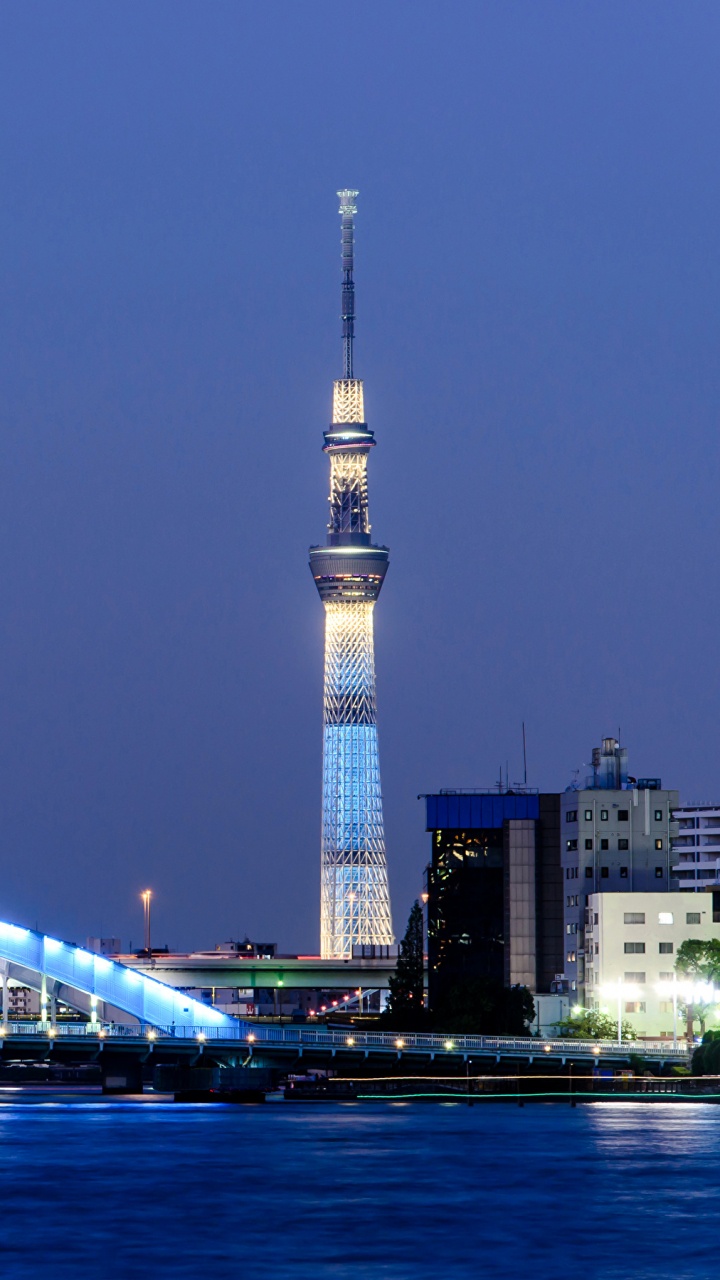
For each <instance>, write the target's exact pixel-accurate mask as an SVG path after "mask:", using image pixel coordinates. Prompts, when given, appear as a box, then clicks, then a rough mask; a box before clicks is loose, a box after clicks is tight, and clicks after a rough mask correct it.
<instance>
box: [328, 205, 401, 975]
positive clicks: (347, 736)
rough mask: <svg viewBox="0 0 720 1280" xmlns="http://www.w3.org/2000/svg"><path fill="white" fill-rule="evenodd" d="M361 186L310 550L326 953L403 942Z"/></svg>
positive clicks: (353, 208) (347, 229) (346, 253)
mask: <svg viewBox="0 0 720 1280" xmlns="http://www.w3.org/2000/svg"><path fill="white" fill-rule="evenodd" d="M357 195H358V193H357V191H349V190H344V191H339V192H338V196H339V198H340V216H341V218H342V341H343V377H342V378H341V379H339V380H338V381H336V382H335V383H334V384H333V416H332V423H331V424H330V428H329V430H328V431H326V432H325V444H324V446H323V448H324V452H325V453H327V455H328V457H329V459H330V499H329V502H330V520H329V523H328V536H327V543H326V545H325V546H324V547H311V548H310V570H311V572H312V575H313V577H314V579H315V584H316V586H317V589H318V592H319V595H320V599H321V600H322V602H323V605H324V606H325V691H324V700H323V793H322V844H321V896H320V951H321V955H322V956H323V957H333V956H346V957H350V956H352V949H353V946H357V945H376V946H383V945H385V946H387V945H389V944H391V943H392V942H393V932H392V920H391V916H390V895H389V890H388V881H387V865H386V860H385V833H384V828H383V812H382V796H381V791H380V765H379V759H378V739H377V705H376V695H375V656H374V649H373V610H374V608H375V601H376V600H377V598H378V596H379V595H380V590H381V588H382V584H383V581H384V579H385V574H386V573H387V567H388V559H389V553H388V549H387V547H379V546H376V545H374V544H372V543H371V541H370V517H369V511H368V487H367V461H368V454H369V453H370V450H371V448H372V447H373V445H374V444H375V438H374V435H373V432H372V431H370V430H369V429H368V426H367V423H366V422H365V408H364V400H363V384H362V381H361V380H360V379H358V378H356V377H355V374H354V363H353V343H354V338H355V284H354V280H353V266H354V221H353V219H354V215H355V213H356V212H357V205H356V203H355V201H356V197H357Z"/></svg>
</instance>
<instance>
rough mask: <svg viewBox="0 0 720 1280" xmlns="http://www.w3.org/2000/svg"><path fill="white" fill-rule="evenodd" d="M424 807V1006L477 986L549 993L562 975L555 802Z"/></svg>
mask: <svg viewBox="0 0 720 1280" xmlns="http://www.w3.org/2000/svg"><path fill="white" fill-rule="evenodd" d="M424 799H425V804H426V829H427V830H428V831H430V832H431V833H432V860H431V863H430V865H429V867H428V872H427V893H428V902H427V912H428V994H429V1003H430V1007H431V1008H432V1007H433V1005H437V1004H438V1003H439V1002H440V1001H441V1000H442V999H443V997H444V996H445V995H446V994H447V993H448V992H449V991H450V990H451V989H452V988H453V987H454V986H456V985H457V984H458V983H462V982H463V981H466V980H467V979H474V978H481V979H490V980H492V981H495V982H501V983H503V984H504V985H505V986H516V985H522V986H526V987H528V988H529V989H530V990H531V991H534V992H543V991H547V992H549V991H550V990H552V989H553V983H554V982H555V980H556V978H557V977H558V975H560V974H562V972H563V953H564V939H563V898H562V894H563V881H562V870H561V856H560V796H559V795H538V794H532V793H528V792H523V793H521V794H518V793H512V792H507V793H498V792H442V791H441V792H439V793H438V794H436V795H428V796H425V797H424Z"/></svg>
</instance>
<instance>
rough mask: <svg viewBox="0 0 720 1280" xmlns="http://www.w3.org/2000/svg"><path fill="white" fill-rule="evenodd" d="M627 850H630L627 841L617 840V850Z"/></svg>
mask: <svg viewBox="0 0 720 1280" xmlns="http://www.w3.org/2000/svg"><path fill="white" fill-rule="evenodd" d="M629 848H630V841H629V840H618V849H629Z"/></svg>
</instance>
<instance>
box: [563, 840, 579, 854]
mask: <svg viewBox="0 0 720 1280" xmlns="http://www.w3.org/2000/svg"><path fill="white" fill-rule="evenodd" d="M565 843H566V845H567V851H568V853H574V852H575V850H576V849H577V840H566V842H565Z"/></svg>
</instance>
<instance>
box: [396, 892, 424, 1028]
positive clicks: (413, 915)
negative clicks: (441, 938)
mask: <svg viewBox="0 0 720 1280" xmlns="http://www.w3.org/2000/svg"><path fill="white" fill-rule="evenodd" d="M388 986H389V988H390V999H389V1001H388V1012H389V1013H390V1014H391V1015H392V1018H393V1023H394V1024H396V1025H397V1026H400V1024H401V1023H406V1022H408V1021H419V1020H421V1019H422V1017H423V1015H424V1010H425V1004H424V998H425V974H424V965H423V914H422V909H421V907H420V903H419V902H416V903H414V905H413V907H412V910H411V912H410V915H409V917H408V922H407V929H406V930H405V937H404V938H403V940H402V942H401V943H400V953H399V955H398V962H397V969H396V970H395V972H394V974H392V976H391V977H390V979H389V981H388ZM398 1020H399V1021H398Z"/></svg>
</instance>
